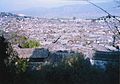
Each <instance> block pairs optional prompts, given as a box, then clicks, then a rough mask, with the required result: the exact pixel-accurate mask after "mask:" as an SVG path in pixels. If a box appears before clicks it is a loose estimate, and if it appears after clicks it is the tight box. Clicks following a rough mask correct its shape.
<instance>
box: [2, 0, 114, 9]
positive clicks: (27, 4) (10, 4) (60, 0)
mask: <svg viewBox="0 0 120 84" xmlns="http://www.w3.org/2000/svg"><path fill="white" fill-rule="evenodd" d="M110 1H113V0H91V2H94V3H103V2H110ZM78 3H79V4H87V3H86V2H85V1H84V0H0V11H14V10H23V9H27V8H32V7H47V8H49V7H57V6H62V5H71V4H78Z"/></svg>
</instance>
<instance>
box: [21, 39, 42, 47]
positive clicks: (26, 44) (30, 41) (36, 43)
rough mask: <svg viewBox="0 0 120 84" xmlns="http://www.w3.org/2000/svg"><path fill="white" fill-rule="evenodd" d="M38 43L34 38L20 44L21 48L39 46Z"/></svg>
mask: <svg viewBox="0 0 120 84" xmlns="http://www.w3.org/2000/svg"><path fill="white" fill-rule="evenodd" d="M39 46H40V43H39V42H38V41H36V40H28V41H27V42H26V43H24V44H22V46H21V47H22V48H36V47H39Z"/></svg>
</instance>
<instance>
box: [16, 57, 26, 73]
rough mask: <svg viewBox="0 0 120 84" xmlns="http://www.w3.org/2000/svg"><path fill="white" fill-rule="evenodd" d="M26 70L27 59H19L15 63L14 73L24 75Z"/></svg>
mask: <svg viewBox="0 0 120 84" xmlns="http://www.w3.org/2000/svg"><path fill="white" fill-rule="evenodd" d="M27 68H28V61H27V59H24V58H21V59H18V60H17V62H16V71H17V72H16V73H18V74H20V73H24V72H26V71H27Z"/></svg>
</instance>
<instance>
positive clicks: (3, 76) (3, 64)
mask: <svg viewBox="0 0 120 84" xmlns="http://www.w3.org/2000/svg"><path fill="white" fill-rule="evenodd" d="M17 60H18V54H17V52H15V51H14V50H13V48H12V46H11V43H9V42H8V41H7V40H6V39H5V38H4V37H3V35H2V36H0V84H13V83H12V82H13V81H12V80H13V78H14V75H15V63H16V61H17Z"/></svg>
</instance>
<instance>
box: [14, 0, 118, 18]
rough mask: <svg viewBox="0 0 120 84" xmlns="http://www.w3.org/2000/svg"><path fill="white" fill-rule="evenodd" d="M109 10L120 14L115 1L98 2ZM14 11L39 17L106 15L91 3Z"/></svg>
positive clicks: (90, 16) (91, 16)
mask: <svg viewBox="0 0 120 84" xmlns="http://www.w3.org/2000/svg"><path fill="white" fill-rule="evenodd" d="M97 5H99V6H101V7H103V8H104V9H106V10H107V11H108V12H110V13H112V14H114V15H120V8H114V7H115V3H113V2H109V3H99V4H97ZM13 13H20V14H25V15H30V16H39V17H74V16H75V17H80V18H87V17H88V18H93V17H100V16H104V15H106V14H105V13H104V12H103V11H101V10H100V9H98V8H96V7H95V6H93V5H91V4H76V5H75V4H74V5H65V6H61V7H56V8H42V7H36V8H30V9H25V10H21V11H13Z"/></svg>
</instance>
